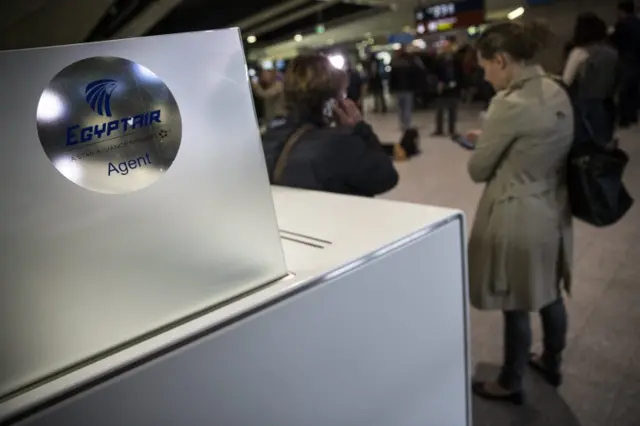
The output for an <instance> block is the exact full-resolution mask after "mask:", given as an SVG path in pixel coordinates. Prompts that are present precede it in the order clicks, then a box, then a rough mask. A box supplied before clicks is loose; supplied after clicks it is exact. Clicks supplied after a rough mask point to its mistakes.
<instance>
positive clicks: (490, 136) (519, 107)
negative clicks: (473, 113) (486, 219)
mask: <svg viewBox="0 0 640 426" xmlns="http://www.w3.org/2000/svg"><path fill="white" fill-rule="evenodd" d="M507 96H509V95H507ZM513 97H514V98H516V96H513ZM525 115H526V103H525V102H524V99H517V98H516V99H511V96H509V97H506V96H504V95H502V94H499V95H497V96H495V97H494V98H493V100H492V101H491V105H490V106H489V110H488V111H487V116H486V119H485V122H484V125H483V127H482V134H481V135H480V138H479V139H478V142H477V143H476V148H475V150H474V151H473V154H472V155H471V158H470V160H469V164H468V171H469V175H470V176H471V179H472V180H473V181H474V182H476V183H481V182H487V181H489V180H490V179H491V178H492V177H493V175H494V173H495V171H496V169H497V168H498V166H499V165H500V162H501V161H502V159H503V158H504V156H505V154H506V153H507V151H508V150H509V148H510V147H511V144H512V143H513V142H514V141H515V140H516V139H517V138H518V137H519V135H521V134H522V133H521V132H522V130H523V126H524V125H525V123H526V118H525Z"/></svg>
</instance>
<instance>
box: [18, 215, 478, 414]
mask: <svg viewBox="0 0 640 426" xmlns="http://www.w3.org/2000/svg"><path fill="white" fill-rule="evenodd" d="M463 228H464V224H463V223H461V222H460V221H459V220H451V221H450V222H449V223H448V224H446V225H443V226H442V227H441V228H439V229H437V230H435V231H433V232H431V233H429V234H426V235H423V236H422V237H421V238H418V239H416V240H412V241H411V242H410V243H407V244H405V245H403V246H399V247H397V248H396V250H394V251H391V252H388V251H387V252H385V253H384V254H383V255H379V256H378V255H376V254H375V253H374V254H372V257H368V258H365V259H354V261H353V263H352V264H351V268H345V270H344V271H346V270H347V269H348V272H345V273H343V274H341V275H337V274H333V275H332V276H331V278H328V277H323V276H322V275H320V276H317V278H316V282H315V284H314V285H313V286H312V287H310V288H308V289H307V290H306V291H303V292H301V293H298V294H296V295H295V296H293V297H289V298H287V299H286V300H282V301H280V302H279V303H278V304H274V305H273V306H271V307H269V308H268V309H265V310H263V311H261V312H257V313H254V314H253V315H252V316H250V317H246V318H244V319H243V320H241V321H238V322H236V323H234V324H231V325H228V326H227V327H226V328H224V329H221V330H218V331H216V332H214V333H212V334H210V335H208V336H204V337H203V338H201V339H200V340H198V341H196V342H193V343H192V344H190V345H188V346H186V347H183V348H181V349H180V350H177V351H175V352H173V353H171V354H167V355H165V356H164V357H162V358H159V359H156V360H155V361H154V362H150V363H148V364H147V365H145V366H143V367H140V368H137V369H136V370H133V371H131V372H129V374H124V375H121V376H119V377H117V378H114V379H113V380H111V381H109V382H106V383H104V384H103V385H102V386H100V387H98V388H95V389H93V390H92V391H88V392H85V393H84V394H80V395H78V396H77V397H75V398H73V399H71V400H68V401H66V402H65V403H64V404H59V405H58V406H56V407H53V408H52V409H51V410H49V411H47V412H43V413H42V415H41V416H39V417H37V418H32V419H29V420H26V421H25V422H23V423H21V424H20V426H27V425H28V426H45V425H58V424H60V425H69V426H76V425H78V426H81V425H84V424H91V425H92V426H115V425H127V426H146V425H155V426H175V425H189V426H208V425H213V424H216V425H225V426H261V425H278V426H300V425H305V426H327V425H341V426H343V425H344V426H361V425H368V426H389V425H394V426H423V425H438V426H470V424H471V418H470V410H469V408H470V396H469V386H468V381H469V368H468V356H469V352H468V350H469V348H468V345H467V332H468V323H467V313H466V306H467V297H466V290H465V279H464V275H463V271H464V260H463V255H464V250H465V244H464V235H463V234H462V230H463ZM295 250H298V248H297V247H296V248H295ZM315 251H316V250H312V249H309V258H310V259H312V258H313V256H314V255H315ZM307 263H311V264H312V263H313V262H307ZM356 265H357V266H356ZM307 268H308V267H307ZM115 407H117V409H114V408H115Z"/></svg>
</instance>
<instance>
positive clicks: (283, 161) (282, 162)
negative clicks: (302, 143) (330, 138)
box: [272, 124, 313, 184]
mask: <svg viewBox="0 0 640 426" xmlns="http://www.w3.org/2000/svg"><path fill="white" fill-rule="evenodd" d="M312 128H313V125H311V124H303V125H302V126H300V127H298V128H297V129H296V130H295V131H294V132H293V133H292V134H291V136H289V138H288V139H287V141H286V142H285V144H284V148H282V152H281V153H280V155H279V156H278V160H277V161H276V166H275V168H274V169H273V179H272V183H274V184H277V183H278V182H279V181H280V179H281V178H282V174H283V173H284V169H285V167H287V162H288V161H289V154H290V153H291V150H292V149H293V147H294V145H295V144H296V143H297V142H298V140H300V138H301V137H302V135H304V134H305V133H306V132H307V131H309V130H311V129H312Z"/></svg>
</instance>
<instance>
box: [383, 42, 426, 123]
mask: <svg viewBox="0 0 640 426" xmlns="http://www.w3.org/2000/svg"><path fill="white" fill-rule="evenodd" d="M423 68H424V65H423V64H422V62H420V60H419V59H417V58H416V57H415V56H413V55H411V54H410V53H409V52H407V49H406V46H402V47H401V48H400V49H399V50H397V51H396V52H395V56H394V57H393V59H392V60H391V73H390V75H389V90H390V91H391V93H393V94H394V95H395V97H396V100H397V102H398V115H399V118H400V127H401V130H402V131H403V132H406V131H407V130H410V129H411V128H412V125H411V124H412V121H413V97H414V90H415V87H416V85H417V82H418V79H419V78H420V76H421V75H422V74H423V72H422V71H423Z"/></svg>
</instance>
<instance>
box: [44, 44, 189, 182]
mask: <svg viewBox="0 0 640 426" xmlns="http://www.w3.org/2000/svg"><path fill="white" fill-rule="evenodd" d="M37 128H38V136H39V138H40V143H41V144H42V147H43V148H44V151H45V153H46V155H47V157H49V160H51V162H52V163H53V166H54V167H55V168H56V169H57V170H58V171H59V172H60V173H61V174H62V175H63V176H65V177H66V178H67V179H69V180H70V181H72V182H74V183H76V184H77V185H79V186H81V187H83V188H85V189H89V190H92V191H96V192H101V193H107V194H122V193H128V192H133V191H137V190H139V189H142V188H144V187H147V186H149V185H151V184H152V183H154V182H155V181H157V180H158V179H159V178H160V177H161V176H162V175H163V174H164V173H165V172H166V171H167V169H168V168H169V167H170V166H171V164H172V163H173V161H174V159H175V158H176V156H177V154H178V149H179V147H180V141H181V137H182V120H181V117H180V110H179V108H178V105H177V103H176V100H175V98H174V97H173V94H172V93H171V91H170V90H169V88H168V87H167V86H166V85H165V84H164V82H163V81H162V80H160V78H159V77H158V76H157V75H155V74H154V73H153V72H152V71H150V70H149V69H147V68H145V67H144V66H142V65H139V64H136V63H134V62H132V61H129V60H127V59H123V58H115V57H92V58H87V59H83V60H81V61H78V62H75V63H73V64H71V65H69V66H67V67H66V68H64V69H63V70H62V71H60V72H59V73H58V74H57V75H56V76H55V77H54V78H53V79H52V80H51V83H50V84H49V86H47V88H45V90H44V92H43V93H42V96H41V97H40V102H39V103H38V110H37Z"/></svg>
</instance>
